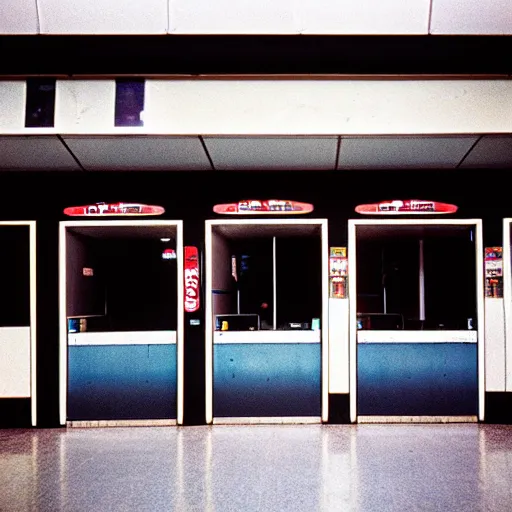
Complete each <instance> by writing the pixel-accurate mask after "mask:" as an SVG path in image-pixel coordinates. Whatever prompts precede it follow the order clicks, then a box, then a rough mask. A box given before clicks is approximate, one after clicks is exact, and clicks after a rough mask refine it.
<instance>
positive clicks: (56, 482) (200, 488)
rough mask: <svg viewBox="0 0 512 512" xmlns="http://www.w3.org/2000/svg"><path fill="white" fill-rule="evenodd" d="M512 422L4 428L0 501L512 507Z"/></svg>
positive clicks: (208, 507)
mask: <svg viewBox="0 0 512 512" xmlns="http://www.w3.org/2000/svg"><path fill="white" fill-rule="evenodd" d="M511 471H512V427H509V426H493V425H477V424H449V425H353V426H349V425H346V426H341V425H340V426H334V425H332V426H327V425H325V426H320V425H272V426H270V425H269V426H267V425H254V426H221V425H216V426H213V427H212V426H210V427H206V426H205V427H158V428H143V427H140V428H135V427H132V428H102V429H76V428H72V429H67V430H65V429H49V430H40V429H37V430H36V429H34V430H0V489H1V492H0V510H1V511H2V512H10V511H13V512H24V511H45V512H46V511H78V512H81V511H89V510H95V511H96V510H99V511H103V510H105V511H107V510H108V511H133V510H136V511H146V510H147V511H152V512H153V511H166V510H176V511H180V512H181V511H184V512H186V511H194V512H195V511H197V512H202V511H205V512H229V511H244V512H245V511H265V512H271V511H276V512H277V511H279V512H281V511H293V512H296V511H308V512H309V511H317V510H319V511H324V510H326V511H331V510H340V511H379V512H384V511H404V510H407V511H411V510H412V511H415V510H418V511H420V510H421V511H438V510H439V511H441V510H442V511H446V510H450V511H453V510H463V511H466V510H468V511H480V510H482V511H486V510H489V511H491V510H492V511H501V510H503V511H509V510H510V509H511V506H512V490H511V488H510V484H509V482H510V477H509V475H510V474H511Z"/></svg>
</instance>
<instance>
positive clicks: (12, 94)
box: [0, 80, 27, 130]
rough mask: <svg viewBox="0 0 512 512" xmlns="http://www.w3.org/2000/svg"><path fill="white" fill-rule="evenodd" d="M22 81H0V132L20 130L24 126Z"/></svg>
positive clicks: (24, 84) (24, 87)
mask: <svg viewBox="0 0 512 512" xmlns="http://www.w3.org/2000/svg"><path fill="white" fill-rule="evenodd" d="M26 88H27V86H26V82H25V81H24V80H18V81H12V82H2V81H0V130H21V129H23V127H24V126H25V94H26Z"/></svg>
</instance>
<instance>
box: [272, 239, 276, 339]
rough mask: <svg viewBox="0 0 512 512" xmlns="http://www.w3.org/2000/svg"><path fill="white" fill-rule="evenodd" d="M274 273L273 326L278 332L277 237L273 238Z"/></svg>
mask: <svg viewBox="0 0 512 512" xmlns="http://www.w3.org/2000/svg"><path fill="white" fill-rule="evenodd" d="M272 273H273V276H272V278H273V280H274V297H273V300H272V302H273V304H272V305H273V308H272V309H273V310H274V318H273V326H272V328H273V329H274V331H275V330H276V326H277V280H276V275H277V261H276V237H274V238H273V263H272Z"/></svg>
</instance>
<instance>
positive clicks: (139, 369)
mask: <svg viewBox="0 0 512 512" xmlns="http://www.w3.org/2000/svg"><path fill="white" fill-rule="evenodd" d="M175 340H176V333H175V332H172V331H153V332H147V333H146V332H141V333H133V332H127V333H122V332H116V333H78V334H73V335H69V346H68V399H67V420H68V422H85V423H84V424H83V425H81V426H87V422H103V425H104V426H114V424H116V423H119V422H121V421H124V422H125V423H124V424H125V425H126V424H127V423H126V422H130V423H131V424H135V423H134V422H140V420H146V421H147V420H174V422H175V420H176V418H177V360H176V341H175ZM74 425H75V426H77V424H76V423H74ZM78 426H80V425H78Z"/></svg>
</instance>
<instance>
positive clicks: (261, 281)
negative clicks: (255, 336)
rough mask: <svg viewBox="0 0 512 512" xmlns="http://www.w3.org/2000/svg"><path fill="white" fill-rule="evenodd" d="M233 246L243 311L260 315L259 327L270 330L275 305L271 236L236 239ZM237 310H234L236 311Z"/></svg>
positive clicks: (241, 309) (236, 284)
mask: <svg viewBox="0 0 512 512" xmlns="http://www.w3.org/2000/svg"><path fill="white" fill-rule="evenodd" d="M232 248H233V251H234V254H235V255H236V259H237V269H238V281H237V282H236V283H235V288H237V290H238V292H239V293H240V313H241V314H256V315H259V317H260V328H261V329H269V328H270V329H271V328H272V322H273V315H272V311H273V308H274V294H273V289H274V285H273V245H272V239H271V238H250V239H243V240H236V241H233V242H232ZM265 305H266V306H265ZM236 312H237V311H236V309H235V310H234V311H233V313H236Z"/></svg>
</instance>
